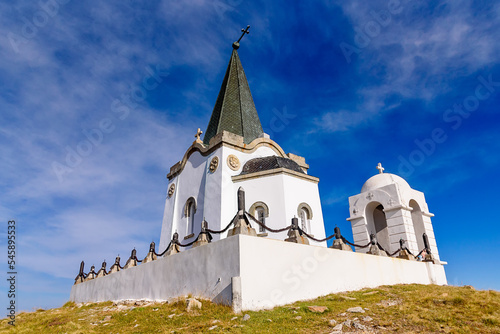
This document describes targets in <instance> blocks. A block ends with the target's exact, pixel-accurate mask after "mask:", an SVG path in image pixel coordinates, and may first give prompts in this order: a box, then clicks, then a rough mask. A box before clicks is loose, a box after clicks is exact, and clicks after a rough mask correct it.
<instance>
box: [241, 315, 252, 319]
mask: <svg viewBox="0 0 500 334" xmlns="http://www.w3.org/2000/svg"><path fill="white" fill-rule="evenodd" d="M241 320H243V321H247V320H250V315H248V314H245V315H244V316H243V318H242V319H241Z"/></svg>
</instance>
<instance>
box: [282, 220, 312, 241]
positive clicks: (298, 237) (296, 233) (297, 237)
mask: <svg viewBox="0 0 500 334" xmlns="http://www.w3.org/2000/svg"><path fill="white" fill-rule="evenodd" d="M285 241H287V242H295V243H297V244H304V245H309V239H307V237H305V236H303V235H302V234H301V233H300V230H299V219H298V218H297V217H293V218H292V228H290V229H289V230H288V238H286V239H285Z"/></svg>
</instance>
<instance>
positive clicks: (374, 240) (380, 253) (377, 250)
mask: <svg viewBox="0 0 500 334" xmlns="http://www.w3.org/2000/svg"><path fill="white" fill-rule="evenodd" d="M370 242H371V245H370V250H369V251H368V253H367V254H372V255H378V256H387V253H386V252H385V251H384V250H382V249H380V248H379V246H378V242H377V237H376V236H375V234H373V233H372V234H370Z"/></svg>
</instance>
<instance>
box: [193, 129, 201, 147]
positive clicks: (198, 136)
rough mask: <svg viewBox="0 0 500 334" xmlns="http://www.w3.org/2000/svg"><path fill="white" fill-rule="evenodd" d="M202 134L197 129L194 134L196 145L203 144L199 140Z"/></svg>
mask: <svg viewBox="0 0 500 334" xmlns="http://www.w3.org/2000/svg"><path fill="white" fill-rule="evenodd" d="M202 133H203V131H201V130H200V128H198V131H196V134H195V135H194V136H195V137H196V142H197V143H203V141H202V140H201V139H200V136H201V134H202Z"/></svg>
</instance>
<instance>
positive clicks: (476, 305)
mask: <svg viewBox="0 0 500 334" xmlns="http://www.w3.org/2000/svg"><path fill="white" fill-rule="evenodd" d="M201 302H202V304H203V307H202V309H201V310H196V311H193V312H190V313H188V312H186V305H185V300H184V299H179V300H177V301H175V302H172V303H164V304H152V305H123V306H121V307H117V306H116V305H113V303H112V302H106V303H92V304H88V305H76V304H75V303H71V302H68V303H66V304H64V306H63V307H61V308H58V309H50V310H42V309H40V310H37V311H35V312H30V313H21V314H19V315H18V317H17V319H16V327H15V328H12V326H9V325H8V324H7V319H2V320H1V321H0V332H2V333H4V332H5V333H37V334H43V333H51V334H52V333H207V332H208V333H330V332H331V331H332V325H331V323H330V321H331V320H335V321H336V322H337V323H342V322H343V321H346V320H353V319H354V318H358V320H359V321H360V323H361V324H362V325H364V326H366V328H367V329H368V330H372V331H373V332H377V333H391V332H392V333H394V332H396V333H431V332H432V333H434V332H440V333H500V293H498V292H496V291H476V290H474V289H473V288H471V287H451V286H434V285H417V284H410V285H395V286H382V287H378V288H376V289H364V290H360V291H353V292H348V293H338V294H332V295H328V296H324V297H320V298H317V299H315V300H310V301H301V302H296V303H294V304H290V305H286V306H280V307H276V308H274V309H272V310H266V311H259V312H244V313H243V314H239V315H235V314H233V313H232V311H231V308H230V307H228V306H223V305H217V304H213V303H211V302H208V301H205V300H202V301H201ZM308 306H326V307H327V308H328V310H326V311H325V312H323V313H316V312H312V311H311V310H310V309H309V308H308ZM355 306H361V307H362V308H364V309H365V313H355V314H353V313H348V312H346V310H347V309H348V308H350V307H355ZM244 314H248V315H249V316H250V319H249V320H247V321H244V320H243V315H244ZM365 316H369V317H370V318H371V319H372V320H370V321H365V320H363V319H364V317H365ZM210 329H211V330H210ZM344 332H355V329H354V328H346V327H344Z"/></svg>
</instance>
